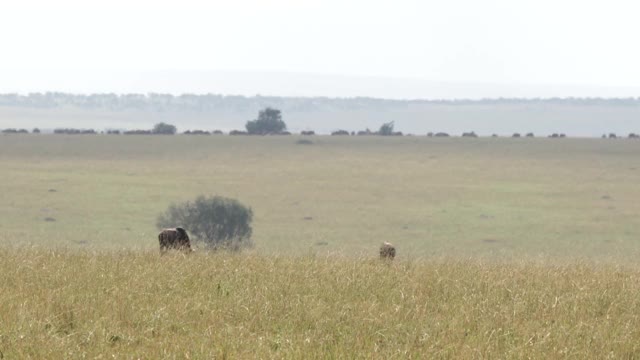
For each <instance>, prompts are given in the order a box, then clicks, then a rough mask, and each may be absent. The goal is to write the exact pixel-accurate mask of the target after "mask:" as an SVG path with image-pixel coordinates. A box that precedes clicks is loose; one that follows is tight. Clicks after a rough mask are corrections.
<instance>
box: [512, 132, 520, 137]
mask: <svg viewBox="0 0 640 360" xmlns="http://www.w3.org/2000/svg"><path fill="white" fill-rule="evenodd" d="M511 137H514V138H519V137H520V134H519V133H514V134H513V135H511Z"/></svg>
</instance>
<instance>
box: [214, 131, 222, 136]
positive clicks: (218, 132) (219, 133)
mask: <svg viewBox="0 0 640 360" xmlns="http://www.w3.org/2000/svg"><path fill="white" fill-rule="evenodd" d="M223 134H224V133H223V132H222V130H213V135H223Z"/></svg>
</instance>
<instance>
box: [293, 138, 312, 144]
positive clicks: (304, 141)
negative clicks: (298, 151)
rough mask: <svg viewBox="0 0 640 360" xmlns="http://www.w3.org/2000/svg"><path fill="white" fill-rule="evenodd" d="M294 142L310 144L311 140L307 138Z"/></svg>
mask: <svg viewBox="0 0 640 360" xmlns="http://www.w3.org/2000/svg"><path fill="white" fill-rule="evenodd" d="M296 144H298V145H312V144H313V141H311V140H309V139H300V140H298V141H296Z"/></svg>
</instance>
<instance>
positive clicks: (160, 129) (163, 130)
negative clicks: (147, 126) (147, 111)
mask: <svg viewBox="0 0 640 360" xmlns="http://www.w3.org/2000/svg"><path fill="white" fill-rule="evenodd" d="M177 131H178V129H177V128H176V127H175V126H174V125H171V124H167V123H163V122H161V123H157V124H155V125H154V126H153V130H152V132H153V133H154V134H157V135H174V134H175V133H176V132H177Z"/></svg>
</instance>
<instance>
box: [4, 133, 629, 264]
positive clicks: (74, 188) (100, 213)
mask: <svg viewBox="0 0 640 360" xmlns="http://www.w3.org/2000/svg"><path fill="white" fill-rule="evenodd" d="M297 140H298V138H296V137H229V136H224V137H222V136H221V137H215V136H213V137H212V136H208V137H197V136H196V137H193V136H192V137H188V136H173V137H144V136H142V137H136V136H134V137H130V136H78V137H74V136H52V135H50V136H2V137H0V168H2V173H3V175H2V177H3V179H2V182H1V183H0V229H1V230H2V231H0V244H2V243H11V244H15V243H23V244H38V245H48V246H68V247H82V248H90V249H105V248H107V249H121V248H127V249H133V248H136V249H149V248H156V247H157V239H156V234H157V230H156V229H155V226H154V224H155V219H156V217H157V215H158V214H159V213H160V212H162V211H164V209H166V207H167V206H168V205H169V204H170V203H171V202H175V201H182V200H188V199H193V198H195V197H196V196H197V195H200V194H204V195H216V194H217V195H223V196H228V197H232V198H237V199H239V200H240V201H241V202H243V203H245V204H246V205H249V206H251V207H252V208H253V211H254V214H255V221H254V234H255V235H254V238H255V243H256V251H257V252H259V253H268V254H306V253H309V252H312V253H317V252H319V253H341V254H356V255H362V254H373V253H375V251H376V248H377V245H378V244H379V243H381V242H382V241H383V240H388V241H391V242H393V243H395V244H396V245H397V246H398V249H399V254H400V256H401V257H407V256H409V257H430V256H442V255H453V256H462V257H464V256H485V255H487V256H507V257H509V256H522V255H526V256H534V257H535V256H554V257H565V256H570V257H576V256H578V257H597V258H603V257H606V256H612V257H615V258H620V257H624V258H627V259H631V260H635V259H636V258H637V257H638V255H640V240H639V239H640V216H638V215H639V214H640V201H638V200H639V199H640V187H638V185H637V184H638V183H640V163H639V161H638V159H639V157H638V155H639V154H640V142H638V141H632V140H617V141H616V140H602V139H511V138H499V139H491V138H489V139H487V138H480V139H466V138H465V139H462V138H450V139H435V138H426V137H404V138H380V137H357V138H353V137H347V138H336V137H316V138H314V139H313V141H314V143H313V144H312V145H298V144H297V143H296V142H297ZM47 218H50V219H49V221H45V219H47ZM305 218H306V219H305ZM309 218H311V219H310V220H309ZM52 219H55V221H52ZM321 244H327V245H321Z"/></svg>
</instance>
